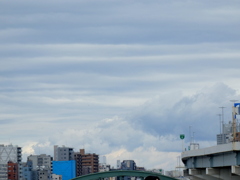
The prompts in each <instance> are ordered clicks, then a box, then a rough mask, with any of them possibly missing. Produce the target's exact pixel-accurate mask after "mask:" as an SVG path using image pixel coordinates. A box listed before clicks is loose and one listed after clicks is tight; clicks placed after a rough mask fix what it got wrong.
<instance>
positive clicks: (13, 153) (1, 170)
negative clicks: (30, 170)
mask: <svg viewBox="0 0 240 180" xmlns="http://www.w3.org/2000/svg"><path fill="white" fill-rule="evenodd" d="M9 161H11V162H12V163H17V164H18V172H19V173H18V174H17V175H16V176H18V179H19V180H21V178H22V175H21V172H20V171H19V170H20V169H21V161H22V148H21V147H18V146H13V145H7V146H5V145H3V144H0V180H8V162H9Z"/></svg>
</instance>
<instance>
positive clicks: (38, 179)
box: [22, 154, 53, 180]
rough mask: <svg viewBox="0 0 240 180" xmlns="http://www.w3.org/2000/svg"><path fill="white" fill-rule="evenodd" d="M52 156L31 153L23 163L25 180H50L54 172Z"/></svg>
mask: <svg viewBox="0 0 240 180" xmlns="http://www.w3.org/2000/svg"><path fill="white" fill-rule="evenodd" d="M52 159H53V158H52V157H51V156H50V155H46V154H41V155H30V156H28V159H27V163H25V164H24V165H23V168H22V169H23V179H24V180H50V179H51V174H52Z"/></svg>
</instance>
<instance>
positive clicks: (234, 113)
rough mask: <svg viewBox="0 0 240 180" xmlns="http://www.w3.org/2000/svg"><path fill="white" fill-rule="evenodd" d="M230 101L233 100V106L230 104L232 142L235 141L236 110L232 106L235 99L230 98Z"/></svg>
mask: <svg viewBox="0 0 240 180" xmlns="http://www.w3.org/2000/svg"><path fill="white" fill-rule="evenodd" d="M230 101H231V102H233V106H232V132H233V142H235V141H236V111H235V107H234V103H235V102H236V101H237V100H230Z"/></svg>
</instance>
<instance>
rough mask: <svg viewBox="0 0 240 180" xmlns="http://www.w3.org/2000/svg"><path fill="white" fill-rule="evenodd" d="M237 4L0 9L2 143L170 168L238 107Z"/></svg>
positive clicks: (12, 5) (205, 142)
mask: <svg viewBox="0 0 240 180" xmlns="http://www.w3.org/2000/svg"><path fill="white" fill-rule="evenodd" d="M239 8H240V2H238V1H231V2H226V1H223V0H220V1H216V2H215V1H211V2H209V1H206V0H203V1H201V2H195V1H188V0H183V1H181V2H176V1H172V0H170V1H167V2H165V1H155V0H150V1H147V2H146V1H142V0H140V1H134V0H133V1H119V0H117V1H112V0H98V1H96V0H81V1H76V0H69V1H65V0H58V1H46V0H42V1H39V2H32V1H29V0H22V1H16V2H13V1H1V2H0V12H1V16H0V22H1V26H0V144H10V143H12V144H14V145H18V146H21V147H22V150H23V157H24V158H26V157H27V156H28V155H30V154H41V152H44V153H45V154H49V155H51V153H52V151H53V146H54V145H56V144H58V145H60V146H61V145H66V146H69V147H74V148H76V149H82V148H84V149H86V151H87V152H89V153H92V152H98V154H99V155H105V156H106V157H107V161H108V163H109V164H111V165H114V166H115V163H116V162H115V161H116V160H117V159H120V160H124V159H134V160H135V162H136V164H138V165H139V166H145V167H146V168H149V169H150V168H163V169H165V170H172V169H174V168H175V166H176V164H177V159H178V156H180V152H181V150H182V142H181V139H180V138H179V135H180V134H185V144H184V147H187V145H188V143H189V141H190V139H191V136H192V135H189V127H190V126H191V129H192V132H194V140H195V141H196V142H198V143H199V144H200V148H201V147H208V146H211V145H215V144H216V134H218V133H219V129H220V128H219V116H217V114H220V113H221V109H220V108H219V107H226V108H224V119H225V122H228V121H229V120H231V106H232V102H230V100H239V101H240V91H239V89H240V84H239V83H238V82H239V67H240V61H239V58H240V53H239V47H240V32H239V29H240V24H239V18H238V17H239V16H240V12H239Z"/></svg>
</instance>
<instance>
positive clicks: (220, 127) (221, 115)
mask: <svg viewBox="0 0 240 180" xmlns="http://www.w3.org/2000/svg"><path fill="white" fill-rule="evenodd" d="M217 115H218V116H219V123H220V134H222V128H221V126H222V123H221V116H222V115H221V114H217Z"/></svg>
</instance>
